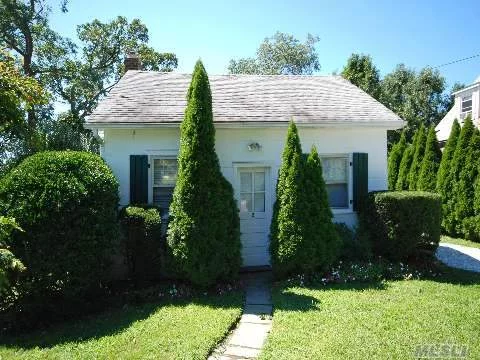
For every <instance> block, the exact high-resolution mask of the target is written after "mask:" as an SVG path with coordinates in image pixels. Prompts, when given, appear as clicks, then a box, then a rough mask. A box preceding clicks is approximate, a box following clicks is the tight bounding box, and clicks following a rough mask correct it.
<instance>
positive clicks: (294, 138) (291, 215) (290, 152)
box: [270, 121, 305, 275]
mask: <svg viewBox="0 0 480 360" xmlns="http://www.w3.org/2000/svg"><path fill="white" fill-rule="evenodd" d="M302 156H303V155H302V147H301V144H300V137H299V135H298V130H297V127H296V125H295V123H294V122H293V121H291V122H290V125H289V127H288V132H287V140H286V143H285V148H284V150H283V154H282V165H281V167H280V171H279V174H278V180H277V189H276V195H277V198H276V201H275V204H274V209H273V216H272V223H271V226H270V253H271V260H272V265H273V269H274V271H275V272H276V273H277V275H283V274H286V273H290V272H293V271H294V270H296V257H297V255H298V251H297V250H298V247H299V246H300V244H301V243H302V242H303V229H302V221H304V211H305V208H304V206H303V202H302V200H303V196H304V189H303V187H302V185H303V181H304V177H303V175H304V174H303V173H304V171H303V170H304V167H303V164H302V163H303V159H302Z"/></svg>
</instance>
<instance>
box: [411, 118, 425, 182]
mask: <svg viewBox="0 0 480 360" xmlns="http://www.w3.org/2000/svg"><path fill="white" fill-rule="evenodd" d="M426 140H427V133H426V131H425V126H423V124H422V125H421V126H420V128H419V129H418V130H417V136H416V141H415V150H414V153H413V160H412V165H411V166H410V171H409V173H408V189H409V190H417V182H418V176H419V175H420V167H421V166H422V160H423V155H424V153H425V143H426Z"/></svg>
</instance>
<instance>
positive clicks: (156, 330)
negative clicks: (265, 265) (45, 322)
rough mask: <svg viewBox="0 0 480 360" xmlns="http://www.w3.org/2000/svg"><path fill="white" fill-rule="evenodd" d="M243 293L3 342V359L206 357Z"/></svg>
mask: <svg viewBox="0 0 480 360" xmlns="http://www.w3.org/2000/svg"><path fill="white" fill-rule="evenodd" d="M242 301H243V297H242V295H241V294H240V293H231V294H228V295H224V296H221V297H220V296H219V297H204V298H198V299H194V300H188V301H187V300H181V301H180V300H179V301H172V302H170V303H163V304H147V305H142V306H132V307H129V308H127V309H125V310H122V311H120V310H118V311H114V312H109V313H105V314H102V315H99V316H96V317H91V318H89V319H85V320H83V321H78V322H75V323H72V324H70V325H63V326H61V327H56V328H52V329H48V330H46V331H44V332H38V333H34V334H29V335H25V336H23V337H19V338H13V339H1V340H0V359H2V360H5V359H117V358H119V359H205V358H206V356H207V355H208V354H209V352H210V350H212V349H213V348H214V347H215V345H216V344H217V343H218V342H219V341H220V340H221V339H222V338H223V337H224V335H225V334H226V333H227V332H228V330H229V329H230V327H231V325H232V324H233V323H234V322H235V321H236V319H237V318H238V317H239V316H240V314H241V307H242Z"/></svg>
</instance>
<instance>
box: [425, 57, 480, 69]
mask: <svg viewBox="0 0 480 360" xmlns="http://www.w3.org/2000/svg"><path fill="white" fill-rule="evenodd" d="M479 56H480V54H476V55H472V56H469V57H466V58H463V59H458V60H454V61H450V62H448V63H445V64H441V65H437V66H434V67H433V68H434V69H437V68H439V67H443V66H447V65H452V64H456V63H459V62H462V61H466V60H470V59H474V58H476V57H479Z"/></svg>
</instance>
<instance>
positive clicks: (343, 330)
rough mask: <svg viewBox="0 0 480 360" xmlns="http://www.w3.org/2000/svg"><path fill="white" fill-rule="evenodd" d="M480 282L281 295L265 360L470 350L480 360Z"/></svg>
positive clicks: (453, 274)
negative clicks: (438, 347) (451, 347)
mask: <svg viewBox="0 0 480 360" xmlns="http://www.w3.org/2000/svg"><path fill="white" fill-rule="evenodd" d="M479 294H480V274H474V273H470V272H466V271H461V270H451V269H446V270H445V272H444V274H443V275H441V277H440V278H432V279H430V280H409V281H407V280H403V281H402V280H399V281H386V282H379V283H367V284H361V283H356V284H355V283H350V284H348V283H347V284H342V285H329V286H322V285H319V286H318V287H310V288H309V287H288V286H287V285H286V283H283V284H279V285H278V286H276V287H275V288H274V291H273V303H274V309H275V311H274V317H273V329H272V332H271V334H270V336H269V338H268V339H267V342H266V346H265V349H264V351H263V352H262V354H261V357H260V358H261V359H280V358H281V359H406V358H414V352H415V349H416V346H417V345H428V344H444V343H449V344H452V343H453V344H456V345H459V346H462V345H467V346H468V358H471V359H475V358H476V359H479V358H480V342H479V341H478V334H479V333H480V312H479V311H478V309H479V307H480V296H479Z"/></svg>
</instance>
